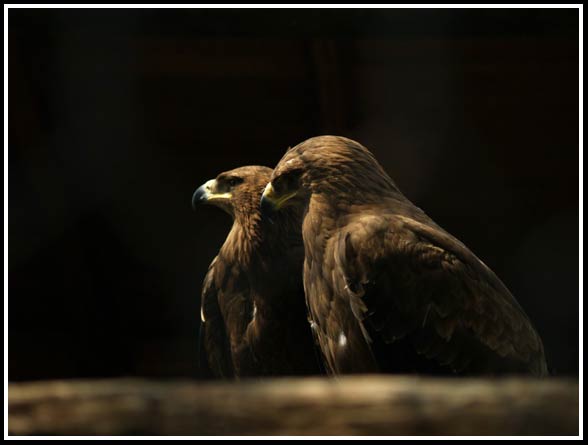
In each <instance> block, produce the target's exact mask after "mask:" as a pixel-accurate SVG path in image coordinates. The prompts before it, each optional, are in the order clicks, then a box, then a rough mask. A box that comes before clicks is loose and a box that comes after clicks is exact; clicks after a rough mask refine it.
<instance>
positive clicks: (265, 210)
mask: <svg viewBox="0 0 588 445" xmlns="http://www.w3.org/2000/svg"><path fill="white" fill-rule="evenodd" d="M273 190H274V189H273V187H272V183H271V182H268V184H267V185H266V186H265V189H264V190H263V193H262V194H261V201H260V202H259V206H260V210H261V216H262V217H263V218H268V219H269V220H270V221H271V216H272V215H273V213H274V212H275V211H276V210H277V209H276V208H275V206H274V201H273V198H272V197H273Z"/></svg>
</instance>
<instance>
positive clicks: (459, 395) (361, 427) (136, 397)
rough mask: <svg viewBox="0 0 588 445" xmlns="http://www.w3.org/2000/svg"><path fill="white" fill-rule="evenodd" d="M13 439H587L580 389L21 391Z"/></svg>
mask: <svg viewBox="0 0 588 445" xmlns="http://www.w3.org/2000/svg"><path fill="white" fill-rule="evenodd" d="M8 429H9V434H11V435H578V434H579V433H578V382H577V381H576V380H572V379H544V380H539V379H523V378H505V379H496V380H489V379H457V378H456V379H430V378H420V377H408V376H400V377H399V376H396V377H393V376H371V377H367V376H364V377H346V378H341V379H325V378H309V379H273V380H266V381H263V382H262V381H243V382H241V383H199V382H195V381H188V380H182V381H180V380H174V381H171V380H168V381H149V380H136V379H133V380H131V379H111V380H85V381H51V382H35V383H13V384H10V385H9V390H8Z"/></svg>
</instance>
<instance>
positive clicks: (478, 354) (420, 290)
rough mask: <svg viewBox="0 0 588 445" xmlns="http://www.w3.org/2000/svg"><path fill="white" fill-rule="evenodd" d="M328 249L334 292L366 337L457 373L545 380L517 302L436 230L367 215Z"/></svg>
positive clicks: (536, 343)
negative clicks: (403, 342)
mask: <svg viewBox="0 0 588 445" xmlns="http://www.w3.org/2000/svg"><path fill="white" fill-rule="evenodd" d="M333 243H334V244H333V246H334V247H333V250H334V256H335V265H336V268H337V272H338V274H339V277H338V279H337V280H336V281H335V283H336V284H335V285H336V286H339V288H338V289H336V291H337V293H339V294H340V295H344V296H345V297H346V298H347V299H348V301H349V305H350V306H351V311H352V313H353V314H354V316H355V317H356V319H357V320H358V322H359V323H360V325H361V326H362V330H363V331H366V332H370V331H372V332H376V333H377V334H378V335H379V336H380V337H381V338H382V339H383V340H384V342H386V343H393V342H395V341H397V340H398V339H400V338H405V337H406V338H410V339H411V341H412V342H413V343H414V345H415V349H416V350H417V351H418V352H419V353H420V354H421V355H423V356H425V357H427V358H430V359H434V360H435V361H436V362H437V363H439V364H441V365H446V366H448V367H450V368H452V369H453V370H454V371H456V372H461V371H464V370H470V371H472V372H481V371H482V372H483V371H484V370H493V371H497V372H515V371H530V372H532V373H533V374H535V375H545V374H546V373H547V367H546V364H545V358H544V352H543V346H542V344H541V340H540V338H539V336H538V335H537V333H536V332H535V330H534V328H533V326H532V325H531V323H530V321H529V319H528V318H527V316H526V315H525V313H524V311H523V310H522V308H521V307H520V306H519V304H518V303H517V302H516V300H515V299H514V297H513V296H512V295H511V294H510V292H509V291H508V289H507V288H506V287H505V286H504V284H503V283H502V282H501V281H500V280H499V279H498V277H496V275H495V274H494V273H493V272H492V271H491V270H490V269H489V268H488V267H487V266H486V265H485V264H484V263H482V261H480V260H479V259H478V258H477V257H476V256H475V255H474V254H473V253H471V251H469V250H468V249H467V248H466V247H465V246H464V245H463V244H462V243H461V242H460V241H458V240H457V239H455V238H454V237H452V236H451V235H449V234H448V233H446V232H445V231H443V230H442V229H440V228H439V227H437V226H435V225H427V224H424V223H422V222H419V221H416V220H413V219H411V218H407V217H404V216H398V215H365V214H364V215H361V216H359V217H358V218H356V219H355V220H354V221H353V222H352V223H350V224H349V225H348V226H347V227H346V228H345V230H342V231H341V232H340V233H339V234H338V235H337V238H336V239H335V240H333ZM337 283H338V284H337Z"/></svg>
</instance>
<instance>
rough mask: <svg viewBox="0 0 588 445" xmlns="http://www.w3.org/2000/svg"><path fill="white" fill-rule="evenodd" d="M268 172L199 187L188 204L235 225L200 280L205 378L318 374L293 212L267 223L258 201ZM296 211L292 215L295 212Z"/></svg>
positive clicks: (225, 177)
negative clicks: (209, 208) (219, 213)
mask: <svg viewBox="0 0 588 445" xmlns="http://www.w3.org/2000/svg"><path fill="white" fill-rule="evenodd" d="M271 172H272V170H271V169H270V168H267V167H260V166H246V167H240V168H237V169H234V170H231V171H228V172H224V173H221V174H219V175H218V176H217V177H216V179H212V180H210V181H208V182H206V183H205V184H204V185H202V186H201V187H199V188H198V189H197V190H196V191H195V192H194V195H193V197H192V204H193V206H195V205H196V204H200V203H203V204H212V205H214V206H217V207H219V208H221V209H222V210H224V211H225V212H227V213H228V214H229V215H230V216H231V217H232V219H233V226H232V228H231V231H230V232H229V234H228V236H227V238H226V240H225V242H224V244H223V245H222V247H221V248H220V251H219V253H218V255H217V256H216V258H214V260H213V261H212V263H211V264H210V267H209V269H208V273H207V274H206V277H205V279H204V284H203V289H202V296H201V305H202V306H201V319H202V324H201V330H200V346H201V354H200V356H201V357H200V360H201V362H202V361H203V362H204V363H201V365H202V366H203V368H204V369H205V370H206V371H205V374H208V375H210V374H213V376H215V377H221V378H222V377H226V378H232V377H234V378H240V377H251V376H258V377H259V376H269V375H302V374H318V373H319V370H320V368H319V367H320V360H319V359H318V358H317V352H316V351H315V344H314V339H313V336H312V333H311V331H310V328H309V326H308V321H307V317H306V305H305V300H304V290H303V285H302V264H303V260H304V247H303V244H302V235H301V233H300V227H299V225H298V226H293V225H291V223H290V222H291V221H298V220H300V217H296V215H294V214H293V213H292V212H290V213H289V214H286V213H285V214H284V215H281V216H276V218H275V219H274V220H273V221H271V222H269V221H267V220H262V219H261V217H260V209H259V200H260V197H261V193H262V191H263V188H264V187H265V185H266V184H267V182H268V181H269V179H270V176H271ZM294 211H295V210H294Z"/></svg>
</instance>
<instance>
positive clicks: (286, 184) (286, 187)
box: [272, 169, 302, 193]
mask: <svg viewBox="0 0 588 445" xmlns="http://www.w3.org/2000/svg"><path fill="white" fill-rule="evenodd" d="M301 174H302V170H301V169H293V170H289V171H287V172H284V173H282V174H281V175H280V176H278V177H277V178H276V179H274V180H273V181H272V187H273V188H274V189H275V190H276V192H277V193H285V192H287V191H291V190H294V189H296V188H298V181H299V179H300V176H301Z"/></svg>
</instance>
